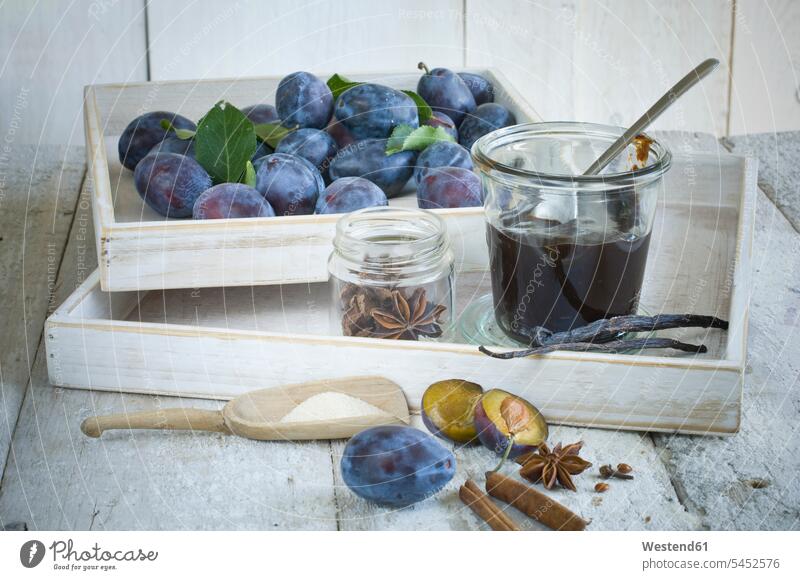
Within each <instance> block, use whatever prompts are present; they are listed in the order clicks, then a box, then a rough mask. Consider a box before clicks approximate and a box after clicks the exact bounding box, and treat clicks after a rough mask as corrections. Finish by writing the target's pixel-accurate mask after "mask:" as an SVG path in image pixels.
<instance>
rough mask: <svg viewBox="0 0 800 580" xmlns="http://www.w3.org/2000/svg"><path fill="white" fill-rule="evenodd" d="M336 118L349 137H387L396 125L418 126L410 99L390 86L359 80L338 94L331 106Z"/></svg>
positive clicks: (417, 119) (359, 138) (415, 112)
mask: <svg viewBox="0 0 800 580" xmlns="http://www.w3.org/2000/svg"><path fill="white" fill-rule="evenodd" d="M334 114H335V115H336V120H337V121H338V122H339V123H341V124H342V125H343V126H344V128H345V129H347V131H348V132H349V133H350V134H351V135H352V136H353V139H355V140H356V141H359V140H361V139H387V138H388V137H389V135H390V134H391V132H392V130H393V129H394V128H395V127H397V126H398V125H409V126H410V127H412V128H414V129H416V128H417V127H419V114H418V113H417V105H416V103H415V102H414V100H413V99H412V98H411V97H409V96H408V95H406V94H405V93H403V92H402V91H398V90H396V89H393V88H391V87H387V86H384V85H378V84H374V83H363V84H360V85H356V86H354V87H350V88H349V89H347V90H346V91H344V92H343V93H342V94H341V95H339V99H338V100H337V101H336V107H335V110H334Z"/></svg>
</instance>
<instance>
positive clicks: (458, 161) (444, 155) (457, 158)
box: [414, 141, 473, 185]
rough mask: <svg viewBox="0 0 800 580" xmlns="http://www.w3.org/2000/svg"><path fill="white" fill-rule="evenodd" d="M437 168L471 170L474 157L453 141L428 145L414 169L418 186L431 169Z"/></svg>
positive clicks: (418, 158)
mask: <svg viewBox="0 0 800 580" xmlns="http://www.w3.org/2000/svg"><path fill="white" fill-rule="evenodd" d="M436 167H463V168H464V169H470V170H471V169H472V167H473V166H472V157H470V154H469V151H467V150H466V149H464V148H463V147H462V146H461V145H459V144H458V143H453V142H451V141H437V142H436V143H434V144H433V145H428V146H427V147H426V148H425V149H424V150H423V151H422V153H420V154H419V157H417V167H416V169H414V180H415V181H416V182H417V185H419V182H420V180H421V179H422V178H423V177H424V176H425V174H426V173H427V172H428V170H429V169H433V168H436Z"/></svg>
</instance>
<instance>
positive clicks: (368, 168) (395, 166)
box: [328, 139, 417, 197]
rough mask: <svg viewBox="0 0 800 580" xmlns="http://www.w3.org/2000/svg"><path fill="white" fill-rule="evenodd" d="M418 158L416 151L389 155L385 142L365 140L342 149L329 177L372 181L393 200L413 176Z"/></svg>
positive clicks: (329, 172) (331, 167) (332, 164)
mask: <svg viewBox="0 0 800 580" xmlns="http://www.w3.org/2000/svg"><path fill="white" fill-rule="evenodd" d="M416 158H417V153H416V152H415V151H400V152H399V153H394V154H392V155H386V139H364V140H363V141H356V142H355V143H353V144H352V145H350V146H348V147H345V148H344V149H342V150H340V151H339V153H338V154H337V155H336V157H334V158H333V160H332V161H331V164H330V168H329V169H328V174H329V175H330V178H331V179H332V180H333V181H336V180H337V179H340V178H342V177H363V178H365V179H369V180H370V181H371V182H372V183H374V184H375V185H377V186H378V187H380V188H381V189H382V190H383V192H384V193H385V194H386V197H393V196H395V195H397V194H399V193H400V192H401V191H402V190H403V188H404V187H405V185H406V183H407V182H408V180H409V178H410V177H411V175H412V174H413V173H414V166H415V162H416Z"/></svg>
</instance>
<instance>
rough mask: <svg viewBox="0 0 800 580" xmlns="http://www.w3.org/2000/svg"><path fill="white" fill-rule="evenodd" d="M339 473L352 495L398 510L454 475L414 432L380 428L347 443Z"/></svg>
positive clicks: (445, 453)
mask: <svg viewBox="0 0 800 580" xmlns="http://www.w3.org/2000/svg"><path fill="white" fill-rule="evenodd" d="M341 470H342V479H343V480H344V482H345V483H346V484H347V487H349V488H350V489H351V490H352V491H353V493H355V494H356V495H358V496H361V497H363V498H364V499H367V500H369V501H372V502H375V503H378V504H381V505H386V506H390V507H396V508H401V507H405V506H408V505H411V504H413V503H416V502H418V501H422V500H424V499H426V498H428V497H431V496H433V495H434V494H436V493H437V492H438V491H439V490H441V489H442V488H443V487H444V486H445V485H447V483H448V482H449V481H450V480H451V479H452V478H453V475H455V472H456V459H455V457H454V456H453V454H452V453H451V452H450V451H449V450H447V449H445V448H444V447H443V446H442V445H441V444H440V443H439V442H438V441H437V440H436V439H434V438H433V437H431V436H430V435H428V434H427V433H424V432H422V431H420V430H419V429H414V428H413V427H405V426H401V425H384V426H380V427H372V428H370V429H366V430H364V431H361V432H360V433H358V434H357V435H355V436H354V437H352V438H351V439H350V440H349V441H348V442H347V445H345V448H344V452H343V453H342V461H341Z"/></svg>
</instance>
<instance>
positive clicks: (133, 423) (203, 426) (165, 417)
mask: <svg viewBox="0 0 800 580" xmlns="http://www.w3.org/2000/svg"><path fill="white" fill-rule="evenodd" d="M106 429H185V430H192V431H215V432H217V433H230V430H229V429H228V427H227V426H226V425H225V420H224V419H223V418H222V411H205V410H203V409H159V410H158V411H140V412H138V413H119V414H117V415H103V416H101V417H89V418H88V419H86V420H85V421H84V422H83V423H81V431H83V434H84V435H88V436H89V437H100V435H102V433H103V431H105V430H106Z"/></svg>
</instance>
